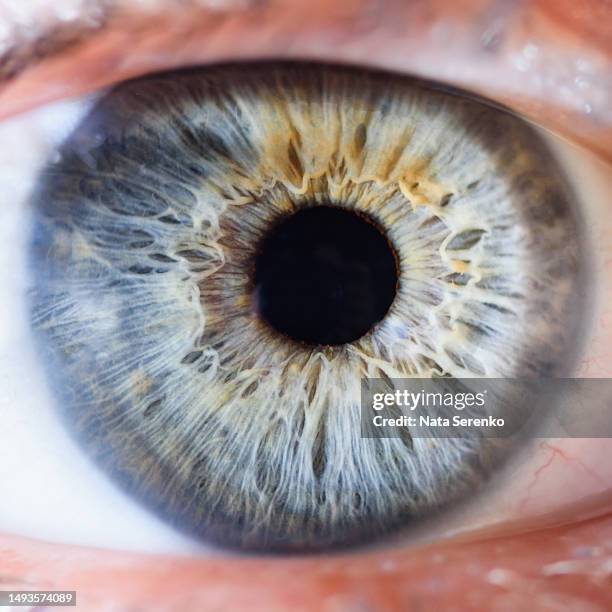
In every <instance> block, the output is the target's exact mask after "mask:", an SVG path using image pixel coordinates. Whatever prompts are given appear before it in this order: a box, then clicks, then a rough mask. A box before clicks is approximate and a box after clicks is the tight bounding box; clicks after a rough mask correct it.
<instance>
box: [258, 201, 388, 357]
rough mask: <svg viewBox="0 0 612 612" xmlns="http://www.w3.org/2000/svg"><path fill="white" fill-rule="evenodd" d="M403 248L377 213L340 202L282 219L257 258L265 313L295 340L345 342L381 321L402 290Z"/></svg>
mask: <svg viewBox="0 0 612 612" xmlns="http://www.w3.org/2000/svg"><path fill="white" fill-rule="evenodd" d="M397 272H398V271H397V262H396V257H395V252H394V250H393V248H392V247H391V245H390V244H389V242H388V240H387V238H386V237H385V236H384V235H383V234H382V232H381V231H380V230H379V229H378V228H377V227H376V226H375V225H374V224H373V223H372V222H370V221H368V220H367V219H365V218H363V217H362V216H360V215H357V214H356V213H354V212H352V211H350V210H345V209H342V208H337V207H332V206H315V207H312V208H306V209H302V210H300V211H298V212H296V213H294V214H292V215H291V216H289V217H287V218H286V219H283V220H282V221H281V222H279V223H278V224H276V225H275V226H274V227H273V228H272V229H271V230H270V232H269V233H268V234H267V235H266V237H265V238H264V239H263V241H262V244H261V245H260V250H259V254H258V256H257V258H256V260H255V276H254V281H255V296H256V304H257V309H258V312H259V315H260V316H261V317H262V318H263V319H265V320H266V321H267V322H268V323H269V324H270V325H271V326H272V327H273V328H275V329H276V330H277V331H279V332H280V333H282V334H285V335H286V336H289V337H290V338H293V339H294V340H297V341H300V342H305V343H307V344H312V345H338V344H344V343H347V342H352V341H354V340H357V339H358V338H360V337H361V336H363V335H364V334H366V333H367V332H368V331H369V330H370V329H372V327H373V326H374V325H375V324H376V323H378V322H379V321H381V320H382V319H383V318H384V316H385V315H386V314H387V312H388V310H389V307H390V306H391V303H392V302H393V299H394V297H395V291H396V285H397Z"/></svg>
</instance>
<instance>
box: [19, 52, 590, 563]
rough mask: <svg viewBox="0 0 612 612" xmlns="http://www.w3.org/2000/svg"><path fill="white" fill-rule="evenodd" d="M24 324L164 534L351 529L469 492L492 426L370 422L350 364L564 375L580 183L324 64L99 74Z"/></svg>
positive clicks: (386, 524)
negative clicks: (391, 433) (384, 426)
mask: <svg viewBox="0 0 612 612" xmlns="http://www.w3.org/2000/svg"><path fill="white" fill-rule="evenodd" d="M34 211H35V213H34V216H35V223H34V231H33V234H32V241H31V255H30V261H31V270H32V275H33V279H34V289H33V291H32V325H33V328H34V330H35V333H36V335H37V337H38V339H39V347H40V352H41V360H43V361H44V363H45V364H46V367H47V370H48V373H49V378H50V380H51V381H52V384H53V388H54V390H55V391H56V394H57V398H58V406H59V408H60V411H61V414H62V417H63V418H64V421H65V422H66V424H67V426H68V427H69V428H70V430H71V431H72V432H73V433H74V435H75V436H76V437H77V439H78V440H79V441H80V442H81V443H82V444H83V447H84V449H86V451H87V452H88V453H89V454H90V455H91V456H92V457H93V458H94V459H95V460H96V462H97V463H98V464H99V465H100V467H101V468H102V469H103V470H105V471H106V472H107V473H108V474H109V476H110V477H111V478H112V479H114V480H115V481H116V482H117V483H118V484H119V485H120V486H122V487H123V488H124V489H125V490H127V491H128V492H129V493H130V494H132V495H133V496H134V497H136V498H137V499H139V500H140V501H141V502H142V503H144V504H145V505H147V506H148V507H150V508H151V509H152V510H153V511H155V512H157V513H158V514H159V515H161V516H162V517H164V518H165V519H166V520H167V521H169V522H171V523H172V524H174V525H176V526H177V527H179V528H180V529H182V530H184V531H186V532H188V533H190V534H192V535H193V536H194V537H197V538H201V539H202V540H205V541H210V542H215V543H218V544H220V545H223V546H230V547H238V548H243V549H250V550H280V551H290V550H300V551H301V550H318V549H323V548H328V547H334V546H344V545H349V544H358V543H365V542H367V541H370V540H372V539H373V538H376V537H379V536H382V535H385V534H388V533H390V532H393V531H394V530H398V529H402V528H404V527H406V526H408V525H413V524H416V523H418V521H419V520H420V519H421V518H422V517H427V516H431V514H432V513H433V512H435V511H438V510H441V509H444V508H446V507H448V506H449V505H451V504H452V503H453V502H454V501H456V500H459V499H461V498H462V497H465V496H466V495H468V494H470V493H473V492H474V491H475V490H476V489H477V488H478V487H479V485H480V484H481V483H482V482H483V481H484V480H486V479H487V478H490V477H491V476H492V474H493V472H494V468H495V466H496V465H497V463H498V461H497V460H496V450H495V445H494V444H493V443H492V442H491V441H490V440H484V439H476V438H470V439H457V438H446V439H426V438H417V437H415V438H412V437H411V436H410V432H409V430H408V431H407V433H406V435H405V436H403V437H397V438H379V439H368V438H363V437H362V436H361V429H360V401H361V396H360V390H361V387H360V382H361V380H362V379H363V378H364V377H372V378H385V379H393V378H406V377H417V378H418V377H421V378H428V377H432V376H433V377H438V376H444V377H446V376H450V377H457V378H469V377H539V376H559V375H563V374H567V373H568V372H569V371H570V369H571V362H572V358H571V356H572V355H573V354H574V351H575V347H576V346H577V344H578V340H579V337H578V331H579V329H580V323H581V321H580V317H579V313H583V312H584V311H585V308H584V305H585V304H586V303H587V301H588V295H587V293H588V292H586V291H584V289H583V287H584V282H583V271H584V268H585V264H584V259H585V256H584V245H583V244H582V241H581V238H580V232H579V231H578V227H579V219H578V216H577V212H576V203H575V202H574V198H573V194H572V191H571V189H570V188H569V186H568V184H567V181H566V180H565V178H564V176H563V173H562V172H561V170H560V169H559V167H558V166H557V165H556V163H555V161H554V159H553V158H552V157H551V155H550V153H549V152H548V150H547V149H546V148H545V147H544V146H543V144H542V143H541V141H540V139H539V137H538V136H537V134H536V133H535V132H534V131H533V130H532V129H531V128H530V127H529V126H527V125H526V124H525V123H524V122H523V121H522V120H520V119H518V118H516V117H514V116H511V115H509V114H507V113H505V112H503V111H500V110H496V109H493V108H490V107H488V106H485V105H483V104H480V103H478V102H475V101H472V100H469V99H466V98H463V97H459V96H456V95H451V94H448V93H445V92H441V91H438V90H434V89H430V88H428V87H427V86H425V85H422V84H417V83H415V82H412V81H410V80H407V79H402V78H399V77H395V76H391V75H388V74H379V73H371V72H367V71H363V70H353V69H344V68H333V67H328V66H317V65H282V64H281V65H277V64H261V65H249V66H244V67H241V66H225V67H218V68H206V69H199V70H192V71H188V72H181V73H174V74H165V75H157V76H152V77H147V78H144V79H140V80H137V81H132V82H128V83H125V84H122V85H120V86H119V87H117V88H115V89H114V90H112V91H111V92H110V93H108V94H107V95H105V96H104V97H103V98H102V99H101V100H100V101H99V102H98V103H97V105H96V106H95V107H94V109H93V111H92V112H91V113H90V115H89V116H88V117H86V118H85V119H84V121H83V122H82V123H81V124H80V125H79V126H78V127H77V128H76V129H75V131H74V132H73V134H72V135H71V136H70V137H69V138H68V140H67V141H66V142H65V144H64V145H62V147H61V149H60V151H59V155H58V156H56V159H55V161H54V162H52V163H49V165H48V166H47V167H46V168H45V170H44V171H43V172H42V174H41V176H40V180H39V184H38V188H37V190H36V193H35V196H34Z"/></svg>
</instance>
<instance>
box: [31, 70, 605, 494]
mask: <svg viewBox="0 0 612 612" xmlns="http://www.w3.org/2000/svg"><path fill="white" fill-rule="evenodd" d="M308 70H309V69H308ZM304 71H306V69H305V68H304ZM320 72H322V73H325V69H323V68H320ZM221 74H223V71H222V69H221ZM169 78H173V77H169ZM175 78H176V79H179V80H180V78H181V77H179V76H178V75H177V76H176V77H175ZM390 79H391V77H390ZM263 81H265V79H263ZM228 84H229V83H228ZM145 87H146V85H145ZM431 95H432V96H434V95H436V94H434V93H431ZM483 112H485V111H483ZM496 112H497V111H496ZM485 114H486V112H485ZM361 140H363V141H364V143H365V142H367V138H366V139H363V138H361V139H360V142H361ZM534 142H535V141H534ZM127 145H129V143H125V142H119V143H118V145H117V146H127ZM135 146H136V147H137V146H138V143H136V145H135ZM85 149H86V151H85V152H86V153H87V150H88V149H89V146H86V147H85ZM286 152H287V149H286V148H285V153H286ZM65 153H66V151H64V152H63V153H62V157H63V156H64V154H65ZM67 153H68V154H70V151H67ZM107 153H109V152H108V151H105V150H104V149H102V150H99V151H96V152H95V154H96V155H98V154H99V155H100V157H95V158H94V164H93V166H94V167H99V163H98V162H99V160H105V159H106V157H105V156H106V154H107ZM290 157H291V158H293V159H294V162H293V163H292V166H293V168H294V170H295V157H296V153H294V155H292V156H290ZM84 158H85V159H84V161H85V163H86V162H87V159H86V158H87V156H84ZM89 160H90V161H91V157H90V158H89ZM82 161H83V160H82V159H79V160H78V163H81V162H82ZM174 161H175V162H176V160H174ZM279 163H280V162H279ZM293 178H294V177H293ZM290 182H291V181H290ZM415 183H423V181H412V182H410V183H409V184H408V185H406V186H405V188H406V189H407V190H412V191H413V192H411V196H412V198H413V200H414V201H415V202H418V201H419V199H420V198H422V199H423V200H425V201H427V200H428V198H431V197H432V194H431V190H434V191H435V185H432V184H431V183H428V182H427V181H425V182H424V184H419V185H415ZM292 185H293V186H294V188H295V183H293V182H292ZM467 185H468V184H467V183H466V187H467ZM242 187H243V186H242ZM423 189H428V190H430V192H429V193H426V194H423V193H422V190H423ZM289 191H290V190H289ZM440 195H441V197H443V196H446V195H448V194H447V193H444V194H440ZM187 197H188V196H187ZM563 197H565V194H564V196H563ZM124 198H125V195H123V196H122V195H121V194H119V196H118V197H117V198H116V199H115V203H116V205H117V206H119V207H121V205H122V200H123V203H125V199H124ZM50 201H52V202H56V203H59V205H60V206H61V205H63V204H65V200H64V201H63V204H62V200H61V199H58V198H57V197H55V198H51V199H50ZM437 204H438V206H440V208H446V207H447V206H448V203H445V205H444V206H441V204H442V199H441V198H440V200H438V202H437ZM117 206H115V210H113V211H112V212H113V213H118V214H119V215H121V211H120V210H118V209H117ZM415 208H418V207H415ZM175 212H176V211H175ZM142 216H143V217H146V216H147V215H146V214H143V215H142ZM561 216H562V217H563V216H564V215H561ZM565 216H566V217H567V218H566V221H567V222H568V223H569V224H570V225H569V227H573V226H572V225H571V224H572V223H573V221H572V216H571V214H569V213H568V214H566V215H565ZM161 217H167V218H166V219H165V220H161V221H160V219H161ZM82 221H83V223H84V224H85V225H83V226H82V227H85V229H86V230H87V231H90V230H91V227H88V226H87V219H82ZM158 221H160V222H161V223H162V224H166V225H169V226H171V227H172V226H176V225H181V220H180V218H179V217H178V216H176V215H175V216H172V215H169V216H168V215H165V214H160V215H156V216H155V222H156V223H157V222H158ZM177 221H178V223H177ZM187 225H189V224H188V223H187ZM211 225H212V224H211ZM429 225H432V224H429ZM433 225H435V222H434V223H433ZM159 227H162V226H159ZM164 227H165V226H164ZM132 229H133V228H132ZM468 229H469V228H468ZM165 231H166V230H165V229H164V232H165ZM560 231H561V232H562V233H561V236H562V242H563V243H564V244H568V243H569V244H570V246H571V242H572V240H573V239H574V238H573V237H572V235H571V232H568V231H567V228H565V229H564V228H563V227H562V228H561V230H560ZM104 239H105V238H104V237H102V241H104ZM557 239H558V237H557ZM109 244H110V243H109ZM60 246H61V245H60ZM87 246H88V245H87V244H81V247H83V248H85V249H86V248H87ZM107 246H108V245H107ZM60 250H61V249H60ZM184 250H185V249H184ZM186 250H187V251H190V249H186ZM570 250H571V249H570ZM191 251H192V252H193V250H191ZM52 252H53V250H51V252H50V254H51V253H52ZM147 253H148V252H147ZM155 254H156V253H154V255H155ZM53 255H55V254H53ZM159 255H161V256H162V257H163V256H164V254H163V253H159ZM194 257H195V256H192V257H191V258H187V259H188V261H190V263H191V264H197V263H198V262H197V261H191V260H192V259H194ZM195 259H196V260H197V259H200V260H201V259H202V258H201V257H198V258H195ZM204 259H206V258H204ZM39 261H40V262H43V264H44V265H46V263H47V262H44V260H42V259H41V260H39ZM159 261H160V263H162V264H163V263H170V262H168V261H165V260H162V259H160V260H159ZM530 263H533V264H534V265H537V264H540V265H541V264H542V263H545V262H542V260H538V261H536V262H530ZM44 265H43V266H42V267H43V273H44ZM193 268H194V270H195V268H196V266H195V265H194V266H193ZM196 271H197V272H202V271H203V270H202V269H201V266H200V269H199V270H196ZM132 272H133V273H134V274H140V272H138V271H137V270H136V269H134V270H133V271H132ZM141 272H142V270H141ZM149 274H151V271H149V272H147V273H146V274H144V276H147V275H149ZM159 274H160V275H161V274H163V273H159ZM96 278H99V277H96ZM590 295H591V294H589V295H588V296H587V297H590ZM554 297H557V296H556V295H555V296H554ZM53 298H54V300H56V298H59V296H58V294H53ZM565 299H569V295H568V294H566V298H565ZM561 302H562V300H561ZM562 305H563V304H562V303H561V306H562ZM54 307H55V306H54ZM60 311H61V305H60ZM51 314H52V315H53V313H51ZM103 318H104V317H102V318H101V319H100V321H99V322H100V323H101V324H104V321H103V320H102V319H103ZM87 320H88V321H89V322H91V321H92V319H91V318H90V319H87ZM107 323H108V321H107ZM47 324H48V321H47ZM51 329H53V330H58V327H53V326H51ZM561 331H562V332H566V331H567V330H565V329H561ZM302 340H303V339H302ZM75 342H77V343H78V342H79V339H78V338H75ZM326 343H329V344H334V343H333V342H327V341H326ZM564 346H567V345H564ZM77 350H78V348H77ZM197 352H198V351H191V352H190V353H189V354H190V355H192V357H193V361H191V363H190V360H187V361H186V365H192V364H193V363H197V360H198V359H199V358H200V357H201V356H197V355H195V356H194V355H193V353H197ZM497 356H498V357H499V353H498V354H497ZM548 357H550V355H548ZM466 359H467V357H465V358H463V359H462V362H463V364H464V365H465V364H466ZM471 367H474V368H475V367H477V366H476V365H475V364H474V363H471ZM468 369H469V367H468ZM205 371H206V370H205ZM205 371H204V372H202V373H203V374H205ZM135 387H136V388H138V385H135ZM153 403H155V402H153ZM77 416H78V415H77ZM593 445H595V443H593ZM118 446H119V450H120V446H121V445H120V444H119V445H118ZM549 448H551V449H553V450H555V449H556V450H557V451H558V452H560V455H554V456H561V457H562V458H563V456H564V455H563V452H562V451H559V448H558V446H556V447H552V446H551V445H550V444H549ZM566 455H567V453H566ZM572 459H573V460H575V455H572ZM592 461H593V460H592V459H590V460H586V458H585V457H580V460H579V461H578V464H586V465H587V466H588V464H589V463H590V462H592ZM570 463H571V461H570ZM574 465H575V463H574ZM531 475H533V469H532V473H531ZM597 476H598V477H599V479H600V480H602V479H603V480H605V477H603V476H602V472H601V471H599V472H598V474H597ZM526 484H530V483H526ZM576 486H580V483H577V484H576ZM527 488H529V487H527ZM603 489H605V486H603V487H601V490H603ZM530 491H531V493H533V491H532V490H531V489H530ZM570 501H571V500H570Z"/></svg>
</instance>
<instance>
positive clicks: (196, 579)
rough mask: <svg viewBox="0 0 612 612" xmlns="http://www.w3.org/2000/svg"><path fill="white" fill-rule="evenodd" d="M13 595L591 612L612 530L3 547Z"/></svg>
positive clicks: (609, 593) (601, 594)
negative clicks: (194, 546) (201, 549)
mask: <svg viewBox="0 0 612 612" xmlns="http://www.w3.org/2000/svg"><path fill="white" fill-rule="evenodd" d="M0 557H1V558H2V559H3V565H2V574H0V584H2V588H3V589H5V590H6V589H58V590H60V589H72V590H76V591H77V604H78V606H79V609H81V606H82V609H84V610H88V611H89V612H95V611H97V610H151V611H155V612H170V611H177V612H178V611H179V610H253V611H255V610H262V611H263V610H265V611H266V612H275V611H282V610H288V609H291V610H294V611H295V612H299V611H302V610H304V611H305V610H315V609H316V610H323V611H348V610H377V611H381V612H384V611H393V610H407V611H409V610H446V609H451V608H452V609H456V610H466V611H479V610H487V611H489V612H495V611H499V612H501V611H507V610H533V611H536V612H537V611H550V610H582V611H584V612H604V611H605V610H609V609H610V607H611V606H612V590H611V589H610V588H609V583H610V577H611V575H612V519H611V518H610V517H607V518H603V519H598V520H593V521H587V522H584V523H583V524H581V525H578V526H574V527H572V528H568V527H558V528H555V529H549V530H546V531H539V532H533V533H530V534H527V535H524V536H522V537H520V538H517V537H512V536H510V537H508V536H506V537H499V538H494V539H491V540H481V541H472V542H457V543H455V544H454V545H453V546H449V545H448V543H447V544H446V545H439V544H436V545H432V546H428V547H423V548H421V549H418V550H403V551H398V550H396V551H387V552H384V553H381V552H376V553H368V554H363V555H361V556H359V555H357V556H346V555H337V556H332V557H329V556H328V557H325V558H317V557H309V558H306V559H295V558H294V559H286V558H284V559H281V560H279V559H273V558H266V559H231V560H227V559H226V560H225V561H221V560H220V559H218V558H217V559H189V558H176V557H171V556H160V555H156V556H150V555H140V554H133V553H117V552H112V551H102V550H97V549H86V548H80V547H73V546H56V545H50V544H42V543H39V542H34V541H32V540H27V539H18V538H13V537H4V538H3V537H0Z"/></svg>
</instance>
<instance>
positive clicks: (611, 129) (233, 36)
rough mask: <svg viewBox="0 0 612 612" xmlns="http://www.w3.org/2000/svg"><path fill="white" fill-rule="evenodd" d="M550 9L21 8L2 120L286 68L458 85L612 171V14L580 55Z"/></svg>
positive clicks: (339, 5) (470, 5)
mask: <svg viewBox="0 0 612 612" xmlns="http://www.w3.org/2000/svg"><path fill="white" fill-rule="evenodd" d="M563 1H565V0H563ZM549 4H550V3H549V2H548V0H540V1H539V2H534V3H528V4H527V5H525V4H524V3H506V2H501V3H500V2H495V1H491V2H490V3H489V4H487V5H484V6H483V4H482V2H481V1H480V0H463V1H462V2H461V3H452V2H446V1H444V0H429V1H426V2H418V3H407V4H403V3H396V2H392V1H390V0H389V1H387V0H364V2H359V3H355V2H354V0H336V2H331V1H330V0H309V1H307V0H257V1H255V0H220V1H218V2H217V1H216V2H208V3H207V2H202V1H201V0H187V1H186V2H185V1H181V2H180V3H179V2H177V1H176V0H151V1H150V2H147V3H140V2H139V3H138V4H136V2H135V1H134V0H114V1H109V0H91V1H88V2H87V3H82V2H80V1H79V0H64V2H63V3H61V4H59V5H57V4H56V5H54V6H53V8H50V7H49V6H46V7H45V2H44V0H32V1H31V2H30V4H29V5H26V6H30V7H31V9H30V13H31V14H29V15H28V11H27V10H26V11H25V13H24V10H23V8H21V9H20V11H19V12H20V17H19V19H18V20H15V19H14V18H13V22H12V23H11V22H10V21H8V22H7V14H8V19H9V20H10V19H11V15H10V13H9V12H8V9H4V11H3V12H2V13H0V25H4V30H5V32H8V35H5V40H6V41H8V44H5V52H4V53H3V54H2V56H1V57H0V118H4V117H6V116H8V115H10V114H14V113H18V112H22V111H24V110H28V109H29V108H32V107H34V106H38V105H41V104H44V103H47V102H50V101H52V100H54V99H57V98H60V97H66V96H67V97H72V96H77V95H80V94H83V93H87V92H89V91H91V90H93V89H98V88H101V87H104V86H106V85H109V84H112V83H113V82H116V81H120V80H125V79H126V78H131V77H135V76H140V75H142V74H145V73H147V72H156V71H159V70H167V69H172V68H177V67H182V66H184V65H186V64H194V63H200V64H201V63H214V62H215V61H223V60H233V61H240V60H242V59H245V58H246V59H261V58H262V57H263V58H266V57H271V56H275V57H278V58H282V59H292V58H293V59H315V60H324V61H332V62H340V63H343V62H349V63H354V64H363V65H365V66H368V67H382V68H387V69H390V70H398V71H400V72H407V73H413V74H415V75H417V76H420V77H423V78H428V79H433V80H437V81H442V82H447V83H449V84H450V85H453V86H455V87H460V88H463V89H467V90H472V91H475V92H476V93H478V94H480V95H482V96H485V97H489V98H491V99H493V100H495V101H497V102H501V103H502V104H505V105H507V106H510V107H513V108H514V109H515V110H516V111H517V112H519V113H521V114H524V115H525V116H526V117H527V118H530V119H532V120H535V121H536V122H541V123H542V124H543V125H544V126H545V127H548V128H550V129H552V130H553V131H559V132H560V133H562V134H563V135H565V136H569V137H570V139H574V140H576V141H577V142H579V143H581V144H583V145H586V146H588V147H589V148H591V149H592V150H594V151H595V152H597V153H598V154H599V155H600V156H601V157H603V158H604V159H607V160H608V161H610V160H612V115H611V114H610V111H609V106H610V98H611V97H612V85H611V84H610V80H609V77H607V75H608V74H609V70H610V65H611V64H612V48H610V45H609V44H607V43H606V39H605V38H604V37H601V36H599V37H598V36H596V35H593V28H595V34H596V33H597V32H600V31H599V30H598V29H597V27H598V26H597V23H599V24H601V23H602V22H601V16H602V15H601V14H602V13H604V14H605V12H606V8H605V6H604V3H602V2H600V0H585V3H584V4H583V5H581V6H582V7H583V13H584V7H585V6H586V7H587V9H589V8H590V7H595V8H597V7H599V14H597V13H596V12H594V13H593V15H595V17H599V18H600V20H599V21H598V20H597V19H595V17H594V18H593V19H591V21H589V22H588V24H587V25H588V26H589V28H590V30H589V28H584V27H583V28H582V29H580V28H578V27H577V25H576V24H574V29H575V30H576V32H574V33H573V36H574V39H573V41H572V40H570V38H571V37H570V36H569V35H568V32H567V31H568V30H569V29H570V28H571V26H572V24H570V23H569V21H570V17H571V16H570V15H568V20H566V21H568V23H565V24H563V23H562V24H561V26H562V28H561V29H560V27H559V21H560V20H559V14H560V13H561V14H563V10H564V9H563V8H562V9H561V10H560V11H559V10H558V9H557V10H556V11H552V10H550V7H549ZM551 6H552V5H551ZM78 7H81V8H80V9H78ZM602 7H603V8H602ZM553 8H554V7H553ZM77 9H78V10H77ZM566 10H567V9H566ZM164 11H167V12H165V13H164ZM194 11H196V12H197V14H196V15H194V14H193V12H194ZM587 12H588V11H587ZM24 14H25V17H24V16H23V15H24ZM551 14H552V17H551ZM28 17H29V20H28ZM574 17H575V16H574ZM3 18H4V19H5V23H4V24H2V22H1V20H2V19H3ZM561 21H562V20H561ZM604 24H605V21H604ZM578 25H580V24H578ZM601 27H602V26H601V25H600V26H599V28H600V29H601ZM603 27H605V25H604V26H603ZM563 28H565V30H566V31H565V32H564V31H563ZM551 29H552V32H553V34H552V35H551V34H550V30H551ZM600 34H601V32H600ZM173 36H174V37H175V38H176V39H178V44H177V40H172V37H173ZM547 37H548V38H547ZM203 41H206V44H202V42H203ZM128 45H129V46H128ZM241 45H242V47H241ZM547 45H549V46H547ZM550 45H552V46H550ZM450 48H452V53H450V52H449V49H450ZM578 51H579V53H578ZM75 53H79V62H78V69H77V68H74V64H75V63H74V62H72V61H71V60H72V59H73V55H72V54H75ZM576 53H578V54H577V55H576ZM606 77H607V78H606ZM2 81H3V82H2ZM43 88H46V89H43ZM553 92H554V93H553ZM551 101H552V104H551Z"/></svg>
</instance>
